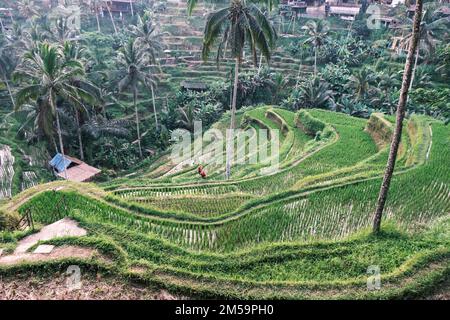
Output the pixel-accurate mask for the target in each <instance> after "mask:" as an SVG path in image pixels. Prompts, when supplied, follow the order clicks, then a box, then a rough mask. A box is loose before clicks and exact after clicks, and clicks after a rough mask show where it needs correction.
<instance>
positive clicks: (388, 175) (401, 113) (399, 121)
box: [373, 0, 423, 234]
mask: <svg viewBox="0 0 450 320" xmlns="http://www.w3.org/2000/svg"><path fill="white" fill-rule="evenodd" d="M422 1H423V0H417V3H416V10H415V13H414V25H413V36H412V37H411V40H410V41H411V42H410V45H409V51H408V56H407V58H406V63H405V71H404V73H403V81H402V88H401V91H400V99H399V101H398V106H397V117H396V124H395V131H394V135H393V136H392V142H391V148H390V151H389V158H388V162H387V165H386V171H385V173H384V178H383V183H382V184H381V188H380V193H379V195H378V201H377V208H376V211H375V217H374V221H373V232H374V233H375V234H377V233H379V232H380V226H381V218H382V215H383V210H384V206H385V204H386V200H387V195H388V191H389V186H390V184H391V179H392V174H393V172H394V167H395V160H396V158H397V152H398V147H399V145H400V139H401V136H402V126H403V118H404V117H405V107H406V103H407V101H408V90H409V86H410V84H411V78H412V68H413V63H414V55H415V53H416V49H417V45H418V42H419V32H420V21H421V19H422V6H423V3H422Z"/></svg>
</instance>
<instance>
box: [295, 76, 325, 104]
mask: <svg viewBox="0 0 450 320" xmlns="http://www.w3.org/2000/svg"><path fill="white" fill-rule="evenodd" d="M299 91H300V95H301V97H302V99H301V100H302V103H303V107H304V108H323V107H326V106H327V104H328V103H330V102H331V103H333V91H332V90H330V89H329V85H328V83H326V82H324V81H321V80H320V78H319V77H314V78H313V79H311V80H310V81H307V82H306V83H305V84H304V85H303V86H300V87H299Z"/></svg>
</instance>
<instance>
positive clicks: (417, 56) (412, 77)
mask: <svg viewBox="0 0 450 320" xmlns="http://www.w3.org/2000/svg"><path fill="white" fill-rule="evenodd" d="M419 49H420V39H419V41H418V44H417V50H416V59H415V60H414V68H413V70H412V75H411V83H410V84H409V90H412V87H413V84H414V77H415V75H416V69H417V63H418V61H419Z"/></svg>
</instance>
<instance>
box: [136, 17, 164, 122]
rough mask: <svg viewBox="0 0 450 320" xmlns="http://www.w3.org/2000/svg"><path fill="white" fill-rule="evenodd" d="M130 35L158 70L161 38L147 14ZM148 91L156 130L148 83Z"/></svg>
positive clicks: (156, 118) (140, 18) (161, 48)
mask: <svg viewBox="0 0 450 320" xmlns="http://www.w3.org/2000/svg"><path fill="white" fill-rule="evenodd" d="M131 33H132V34H133V35H134V36H135V37H136V43H137V45H138V46H139V47H140V50H143V51H144V54H145V55H146V58H147V60H148V63H150V64H152V65H154V66H157V67H158V68H159V63H158V56H159V55H160V54H161V52H162V50H163V46H162V40H161V36H160V35H159V34H157V33H156V30H155V27H154V26H153V24H152V20H151V17H150V15H149V14H148V13H146V14H144V15H143V16H142V17H139V19H138V25H137V26H134V25H132V26H131ZM150 90H151V93H152V103H153V114H154V116H155V124H156V128H158V115H157V112H156V102H155V100H156V97H155V88H154V86H153V83H150Z"/></svg>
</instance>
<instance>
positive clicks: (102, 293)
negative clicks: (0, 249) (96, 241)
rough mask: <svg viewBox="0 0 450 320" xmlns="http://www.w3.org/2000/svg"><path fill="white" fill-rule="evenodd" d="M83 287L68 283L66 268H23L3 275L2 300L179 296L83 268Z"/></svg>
mask: <svg viewBox="0 0 450 320" xmlns="http://www.w3.org/2000/svg"><path fill="white" fill-rule="evenodd" d="M80 271H81V274H80V282H81V285H80V287H79V289H73V288H72V289H71V287H70V286H69V285H68V281H70V276H69V275H68V274H67V273H66V270H60V271H58V272H55V273H54V274H48V275H36V274H30V273H29V272H23V273H19V274H15V275H14V276H9V277H6V278H2V277H1V276H0V300H5V299H7V300H176V299H178V298H179V297H176V296H173V295H171V294H169V293H168V292H167V291H164V290H161V291H160V290H156V289H153V288H149V287H146V286H142V285H139V284H136V283H131V282H127V281H125V280H122V279H119V278H113V277H107V276H103V275H102V274H99V273H97V274H96V273H92V272H85V271H84V270H83V269H81V270H80Z"/></svg>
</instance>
